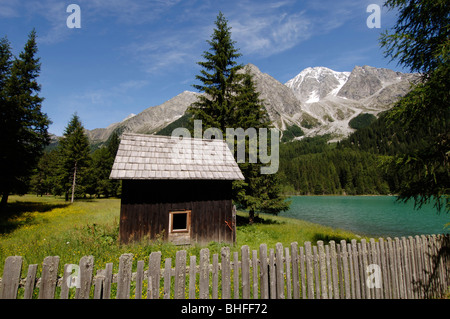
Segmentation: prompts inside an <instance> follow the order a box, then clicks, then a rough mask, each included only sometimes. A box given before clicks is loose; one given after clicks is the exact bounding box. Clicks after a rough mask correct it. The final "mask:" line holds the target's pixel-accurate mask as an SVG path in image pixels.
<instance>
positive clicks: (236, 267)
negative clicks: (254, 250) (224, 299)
mask: <svg viewBox="0 0 450 319" xmlns="http://www.w3.org/2000/svg"><path fill="white" fill-rule="evenodd" d="M233 286H234V287H233V297H234V299H239V253H238V252H237V251H235V252H234V253H233Z"/></svg>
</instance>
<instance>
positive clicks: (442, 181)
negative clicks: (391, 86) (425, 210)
mask: <svg viewBox="0 0 450 319" xmlns="http://www.w3.org/2000/svg"><path fill="white" fill-rule="evenodd" d="M385 5H386V6H387V7H388V8H390V9H396V10H398V12H399V13H398V20H397V23H396V25H395V27H394V28H393V29H392V31H391V32H392V33H389V32H388V31H387V32H385V33H384V34H383V35H382V37H381V45H382V47H384V48H385V50H386V51H385V54H386V56H387V57H391V58H392V59H393V60H397V61H398V62H399V64H401V65H403V66H405V67H409V68H410V69H411V71H418V72H421V73H422V81H421V83H419V84H417V85H416V86H415V87H414V88H413V89H412V90H411V91H410V92H409V93H408V94H407V95H406V96H404V97H403V98H402V99H400V100H399V102H398V103H397V104H396V105H395V106H394V108H393V110H392V112H391V113H390V116H389V119H390V121H391V123H399V124H400V125H401V126H402V128H403V130H405V131H406V132H407V133H408V135H413V136H414V135H417V133H418V132H419V131H420V130H423V127H426V128H427V134H425V135H422V139H423V141H424V142H425V145H424V146H422V147H418V148H417V149H414V150H409V151H408V152H407V154H405V155H401V156H398V157H395V158H393V159H391V160H390V161H387V165H386V167H388V169H389V170H390V171H391V174H399V175H400V176H402V181H401V182H400V184H399V187H398V188H397V189H396V190H395V191H396V193H397V194H399V199H401V200H403V201H407V200H409V199H411V198H413V199H414V200H415V203H416V205H417V206H419V207H420V206H421V205H422V204H424V203H426V202H429V201H431V200H434V202H435V206H436V207H437V208H438V210H441V209H442V208H443V207H445V210H446V211H447V212H450V200H449V192H450V173H449V172H450V58H449V57H450V54H449V53H450V41H449V38H450V15H449V12H450V2H449V1H437V0H423V1H408V0H388V1H386V4H385Z"/></svg>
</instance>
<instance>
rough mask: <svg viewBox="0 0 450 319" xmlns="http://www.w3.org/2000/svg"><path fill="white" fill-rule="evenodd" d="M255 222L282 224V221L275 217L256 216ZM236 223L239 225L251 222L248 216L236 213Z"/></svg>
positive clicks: (246, 224)
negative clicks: (274, 218)
mask: <svg viewBox="0 0 450 319" xmlns="http://www.w3.org/2000/svg"><path fill="white" fill-rule="evenodd" d="M253 221H254V224H262V225H281V224H282V222H279V221H277V220H273V219H270V218H268V219H264V218H261V217H259V216H255V218H254V219H253ZM236 225H237V226H248V225H250V224H249V219H248V217H246V216H239V215H236Z"/></svg>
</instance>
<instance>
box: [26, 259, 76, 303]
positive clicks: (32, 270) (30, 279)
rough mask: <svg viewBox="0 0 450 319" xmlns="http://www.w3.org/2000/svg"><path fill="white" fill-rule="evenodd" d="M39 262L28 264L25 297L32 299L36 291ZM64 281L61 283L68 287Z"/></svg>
mask: <svg viewBox="0 0 450 319" xmlns="http://www.w3.org/2000/svg"><path fill="white" fill-rule="evenodd" d="M37 266H38V265H37V264H33V265H29V266H28V273H27V280H26V283H25V292H24V294H23V299H32V298H33V291H34V285H35V284H36V272H37ZM64 283H65V282H64V281H63V282H62V285H61V290H62V287H64V286H65V287H67V285H64Z"/></svg>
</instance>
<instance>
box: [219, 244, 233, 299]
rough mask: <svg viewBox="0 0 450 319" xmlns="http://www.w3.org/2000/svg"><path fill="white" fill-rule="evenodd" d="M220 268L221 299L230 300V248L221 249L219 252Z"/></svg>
mask: <svg viewBox="0 0 450 319" xmlns="http://www.w3.org/2000/svg"><path fill="white" fill-rule="evenodd" d="M220 255H221V260H220V264H221V267H222V298H223V299H230V298H231V269H230V247H222V249H221V250H220Z"/></svg>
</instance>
